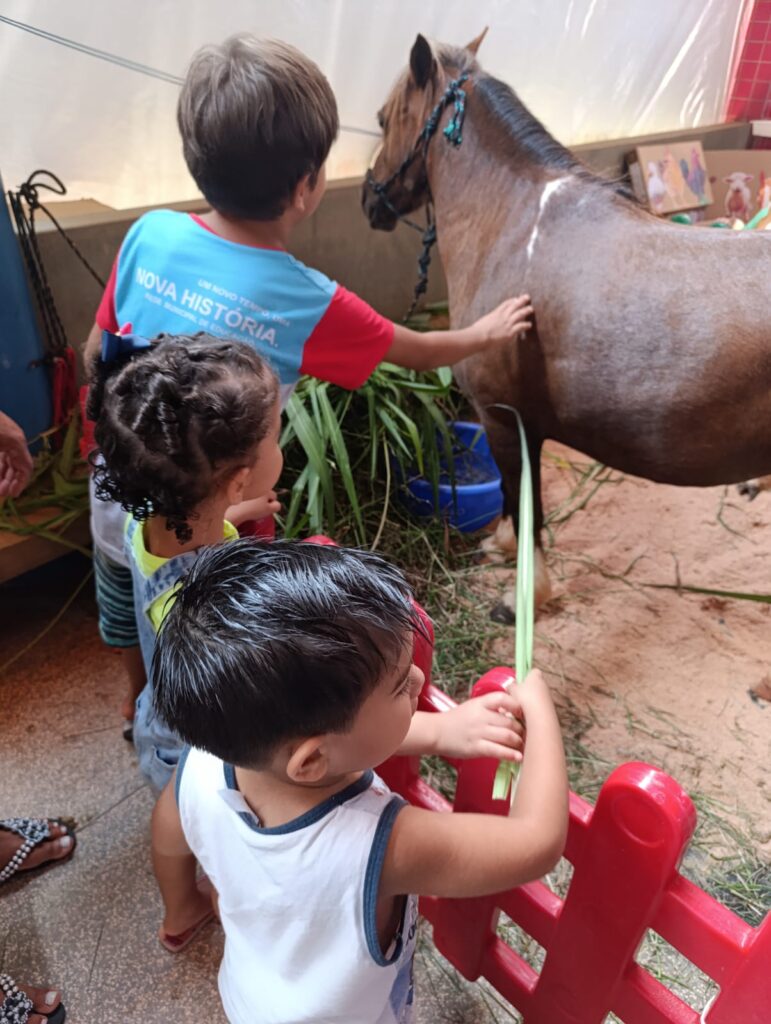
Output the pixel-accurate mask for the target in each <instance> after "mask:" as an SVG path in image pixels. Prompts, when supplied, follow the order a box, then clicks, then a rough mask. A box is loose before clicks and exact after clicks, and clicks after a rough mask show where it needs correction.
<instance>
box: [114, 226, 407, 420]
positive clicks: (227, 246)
mask: <svg viewBox="0 0 771 1024" xmlns="http://www.w3.org/2000/svg"><path fill="white" fill-rule="evenodd" d="M96 320H97V323H98V324H99V326H100V327H101V328H103V329H106V330H110V331H115V332H117V331H118V330H119V329H120V328H125V327H126V326H127V325H130V330H131V331H133V332H134V333H136V334H141V335H144V336H145V337H148V338H152V337H155V336H157V335H158V334H160V333H161V332H164V333H166V334H194V333H196V332H197V331H206V332H207V333H209V334H213V335H216V336H219V337H229V338H237V339H239V340H241V341H245V342H247V343H249V344H251V345H254V347H255V348H256V349H257V350H258V351H259V352H260V354H261V355H263V356H265V357H266V358H267V359H268V360H269V361H270V363H271V365H272V367H273V369H274V370H275V371H276V372H277V373H278V375H279V377H280V379H281V389H282V399H283V400H284V401H286V399H287V398H288V396H289V393H290V392H291V389H292V388H293V387H294V385H295V384H296V383H297V380H298V378H299V377H300V375H301V374H309V375H311V376H313V377H319V378H320V379H322V380H328V381H330V382H331V383H333V384H339V385H340V386H341V387H345V388H356V387H359V386H360V385H361V384H363V383H364V381H365V380H366V379H367V378H368V377H369V375H370V374H371V373H372V371H373V370H374V369H375V367H376V366H377V365H378V363H380V362H381V361H382V360H383V358H384V356H385V354H386V352H387V351H388V349H389V348H390V346H391V343H392V341H393V331H394V326H393V323H392V322H391V321H390V320H387V319H386V318H385V317H382V316H380V314H379V313H376V312H375V310H374V309H372V307H371V306H369V305H368V304H367V303H366V302H364V301H363V300H362V299H360V298H358V296H356V295H354V294H353V293H352V292H349V291H347V290H346V289H345V288H342V287H341V286H340V285H338V284H336V283H335V282H334V281H330V279H329V278H328V277H325V276H324V274H322V273H320V272H319V271H317V270H312V269H311V268H310V267H306V266H305V265H304V264H303V263H301V262H300V261H299V260H297V259H295V257H294V256H292V255H290V254H289V253H288V252H285V251H284V250H280V249H258V248H253V247H251V246H247V245H239V244H237V243H235V242H230V241H228V240H227V239H225V238H221V237H220V236H219V235H216V234H215V233H214V232H213V231H211V229H210V228H208V227H207V226H206V225H205V224H204V223H203V221H201V220H200V218H198V217H196V216H195V215H193V214H188V213H178V212H175V211H173V210H153V211H151V212H150V213H146V214H145V215H144V216H143V217H140V218H139V220H138V221H137V222H136V223H135V224H133V225H132V227H131V228H130V229H129V232H128V234H127V235H126V238H125V239H124V242H123V245H122V246H121V248H120V252H119V254H118V258H117V259H116V261H115V263H114V265H113V268H112V273H111V275H110V279H109V281H108V283H107V288H106V289H105V292H104V295H103V297H102V301H101V303H100V305H99V309H98V311H97V315H96Z"/></svg>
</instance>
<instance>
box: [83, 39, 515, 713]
mask: <svg viewBox="0 0 771 1024" xmlns="http://www.w3.org/2000/svg"><path fill="white" fill-rule="evenodd" d="M177 116H178V123H179V128H180V132H181V135H182V142H183V151H184V155H185V160H186V162H187V165H188V168H189V169H190V173H191V174H192V176H193V178H194V179H195V181H196V183H197V185H198V186H199V188H200V190H201V192H202V193H203V195H204V197H205V198H206V199H207V200H208V202H209V203H210V204H211V207H212V209H211V211H210V212H209V213H206V214H204V215H203V216H197V215H195V214H188V213H180V212H175V211H172V210H154V211H151V212H149V213H147V214H145V215H144V216H143V217H140V219H139V220H138V221H137V222H136V223H135V224H134V225H133V226H132V227H131V228H130V230H129V232H128V234H127V236H126V238H125V240H124V242H123V245H122V246H121V249H120V252H119V254H118V257H117V259H116V261H115V264H114V266H113V269H112V273H111V275H110V279H109V282H108V285H107V288H106V290H105V293H104V296H103V298H102V301H101V303H100V306H99V309H98V311H97V315H96V323H95V324H94V327H93V329H92V331H91V334H90V335H89V338H88V341H87V342H86V362H87V364H88V363H90V361H91V360H92V359H93V357H94V356H95V355H96V353H97V352H98V348H99V344H100V339H101V332H102V330H109V331H112V332H117V331H119V330H120V329H124V330H125V329H130V330H131V331H133V332H135V333H137V334H140V335H144V336H145V337H154V336H156V335H158V334H160V333H162V332H165V333H169V334H190V333H194V332H195V331H196V330H200V331H205V332H207V333H209V334H213V335H219V336H227V337H232V338H236V339H238V340H242V341H246V342H248V343H250V344H252V345H254V347H255V348H256V349H258V351H259V352H260V354H261V355H263V356H264V357H267V358H268V359H269V360H270V362H271V365H272V366H273V367H274V369H275V370H276V371H277V372H278V374H279V376H280V380H281V389H282V400H283V402H284V403H285V402H286V400H287V399H288V397H289V394H290V393H291V391H292V388H293V387H294V386H295V384H296V383H297V380H298V379H299V377H300V375H301V374H310V375H312V376H315V377H319V378H321V379H323V380H328V381H330V382H332V383H334V384H338V385H340V386H342V387H346V388H356V387H359V386H360V385H361V384H363V383H364V381H366V379H367V378H368V377H369V375H370V374H371V373H372V371H373V370H374V369H375V367H376V366H377V365H378V363H380V362H382V361H383V360H388V361H390V362H393V363H396V364H397V365H400V366H405V367H408V368H411V369H416V370H426V369H432V368H435V367H439V366H450V365H453V364H454V363H456V362H458V361H459V360H461V359H464V358H466V357H467V356H469V355H472V354H473V353H475V352H479V351H481V350H483V349H484V348H485V347H487V346H488V345H494V344H497V343H501V342H505V341H507V340H510V339H514V338H515V337H516V336H518V335H519V334H521V333H522V332H524V331H526V330H527V329H528V327H529V326H530V322H529V318H530V316H531V314H532V308H531V307H530V305H529V297H528V296H526V295H523V296H520V297H519V298H516V299H510V300H508V301H506V302H504V303H502V305H500V306H499V307H498V308H497V309H496V310H494V311H493V312H492V313H489V314H488V315H487V316H485V317H482V318H481V319H480V320H478V321H477V322H476V323H475V324H472V325H471V326H470V327H467V328H464V329H463V330H458V331H429V332H426V333H418V332H416V331H411V330H409V329H408V328H406V327H403V326H401V325H398V324H394V323H393V322H391V321H390V320H387V319H386V318H385V317H382V316H380V314H378V313H377V312H375V310H374V309H372V307H371V306H369V305H368V304H367V303H366V302H364V301H363V300H362V299H360V298H358V297H357V296H356V295H354V294H353V293H352V292H349V291H347V290H346V289H345V288H343V287H342V286H340V285H338V284H336V283H335V282H333V281H330V280H329V278H327V277H325V276H324V275H323V274H322V273H320V272H319V271H317V270H313V269H311V268H310V267H307V266H305V265H304V264H303V263H301V262H300V261H299V260H297V259H295V257H294V256H292V255H291V254H290V252H289V251H288V247H289V242H290V238H291V234H292V231H293V230H294V228H295V227H296V226H297V225H298V224H299V223H300V222H302V221H303V220H305V219H306V218H308V217H310V216H311V214H312V213H313V212H314V211H315V210H316V208H317V206H318V205H319V202H320V201H321V198H322V196H323V194H324V190H325V187H326V179H325V174H324V163H325V161H326V158H327V155H328V153H329V150H330V147H331V145H332V143H333V142H334V140H335V137H336V135H337V131H338V115H337V106H336V103H335V98H334V95H333V93H332V90H331V88H330V86H329V83H328V82H327V80H326V78H325V77H324V75H323V74H322V73H321V71H320V70H319V68H318V67H317V66H316V65H315V64H314V63H313V62H312V61H311V60H309V59H308V58H307V57H305V56H304V55H303V54H301V53H300V52H299V51H298V50H296V49H294V48H293V47H291V46H289V45H287V44H285V43H281V42H278V41H275V40H271V41H264V40H258V39H256V38H254V37H251V36H234V37H232V38H231V39H229V40H227V41H226V42H225V43H224V44H222V45H221V46H210V47H205V48H204V49H203V50H201V51H199V53H198V54H196V56H195V57H194V59H193V62H192V64H191V66H190V69H189V71H188V74H187V77H186V79H185V83H184V86H183V88H182V92H181V95H180V100H179V107H178V112H177ZM253 497H254V498H255V499H256V508H257V509H258V510H261V511H262V513H263V514H265V515H270V514H272V513H273V512H275V511H277V508H278V503H277V502H276V498H275V494H272V493H271V494H269V495H263V496H260V495H254V496H253ZM259 499H262V500H261V501H260V500H259ZM91 508H92V520H91V521H92V533H93V539H94V549H95V551H94V555H95V557H94V562H95V575H96V587H97V601H98V604H99V611H100V630H101V632H102V636H103V639H104V640H105V641H106V642H107V643H108V644H109V645H111V646H115V647H120V648H123V649H124V651H125V653H126V655H127V658H126V663H127V667H128V669H129V674H130V676H131V695H130V699H129V700H128V701H127V702H126V707H125V708H124V714H125V717H126V718H130V717H131V703H132V701H131V697H136V695H137V694H138V693H139V691H140V690H141V688H142V686H143V684H144V678H143V668H142V661H141V656H139V653H138V650H139V649H138V647H137V646H136V644H137V643H138V638H137V636H136V630H135V627H132V622H133V616H134V611H133V608H134V605H133V598H132V592H131V576H130V572H129V570H128V567H127V562H126V557H125V554H124V552H123V525H124V520H125V514H124V513H123V512H122V510H121V509H120V508H119V506H117V505H114V504H111V503H108V502H102V501H99V500H97V499H96V497H95V495H94V494H93V493H92V503H91Z"/></svg>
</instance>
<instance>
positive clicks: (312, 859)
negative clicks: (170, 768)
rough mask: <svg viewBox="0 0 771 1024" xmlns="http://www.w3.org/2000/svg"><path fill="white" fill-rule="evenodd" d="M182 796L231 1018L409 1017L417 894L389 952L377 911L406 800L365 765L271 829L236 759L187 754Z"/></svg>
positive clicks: (403, 1023) (368, 1020)
mask: <svg viewBox="0 0 771 1024" xmlns="http://www.w3.org/2000/svg"><path fill="white" fill-rule="evenodd" d="M177 803H178V805H179V811H180V817H181V819H182V827H183V829H184V832H185V836H186V838H187V841H188V844H189V846H190V849H191V850H192V851H193V853H194V854H195V855H196V857H197V858H198V861H199V862H200V864H201V866H202V867H203V869H204V871H205V872H206V874H207V875H208V876H209V878H210V879H211V880H212V883H213V885H214V887H215V888H216V890H217V892H218V893H219V912H220V916H221V919H222V926H223V928H224V931H225V953H224V957H223V960H222V965H221V967H220V972H219V989H220V996H221V998H222V1003H223V1006H224V1009H225V1013H226V1014H227V1017H228V1020H229V1021H230V1022H231V1024H305V1022H308V1024H310V1022H313V1024H323V1022H330V1024H332V1022H334V1024H409V1022H410V1021H411V1020H412V1004H413V988H412V961H413V956H414V952H415V941H416V940H415V933H416V927H417V898H416V897H415V896H409V897H408V898H407V901H406V906H405V911H404V917H403V920H402V925H401V928H400V929H399V934H398V935H397V937H396V939H395V940H394V942H393V943H392V946H391V948H390V949H389V951H388V953H387V954H386V955H385V956H384V955H383V953H382V951H381V949H380V943H379V941H378V936H377V928H376V920H375V908H376V903H377V894H378V888H379V883H380V873H381V870H382V866H383V858H384V856H385V851H386V846H387V844H388V838H389V836H390V833H391V828H392V827H393V823H394V820H395V819H396V815H397V814H398V813H399V811H400V810H401V808H402V807H403V806H404V801H403V800H402V799H401V798H400V797H398V796H394V794H392V793H391V791H390V790H389V789H388V787H387V786H386V784H385V783H384V782H383V781H382V780H381V779H380V778H379V777H378V776H377V775H375V774H374V772H371V771H369V772H366V773H365V774H364V775H363V776H362V778H361V779H359V781H358V782H355V783H354V784H353V785H351V786H348V787H347V788H346V789H344V790H342V791H341V792H340V793H337V794H336V795H335V796H333V797H330V798H329V799H328V800H325V801H324V802H323V803H322V804H319V806H317V807H314V808H313V809H312V810H310V811H308V812H307V813H305V814H303V815H301V816H300V817H299V818H295V819H294V820H293V821H290V822H287V823H286V824H284V825H280V826H277V827H275V828H262V827H260V824H259V822H258V820H257V818H256V817H255V815H254V814H253V813H252V811H251V810H250V809H249V807H248V805H247V803H246V801H245V800H244V798H243V796H242V795H241V793H240V792H239V790H238V786H237V783H236V779H235V772H234V770H233V767H232V765H227V764H223V762H222V761H220V760H219V759H218V758H216V757H213V756H212V755H211V754H207V753H205V752H204V751H201V750H196V749H193V750H189V749H188V750H185V752H184V753H183V755H182V758H181V759H180V762H179V765H178V768H177Z"/></svg>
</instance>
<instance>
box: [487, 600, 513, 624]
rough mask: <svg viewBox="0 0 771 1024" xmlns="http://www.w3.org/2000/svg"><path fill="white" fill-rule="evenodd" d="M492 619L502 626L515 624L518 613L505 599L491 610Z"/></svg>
mask: <svg viewBox="0 0 771 1024" xmlns="http://www.w3.org/2000/svg"><path fill="white" fill-rule="evenodd" d="M490 620H491V621H492V622H498V623H500V625H501V626H513V625H514V624H515V623H516V621H517V613H516V612H515V611H512V609H511V608H509V606H508V605H507V604H505V603H504V602H503V601H499V602H498V604H496V605H495V606H494V607H493V608H492V609H491V611H490Z"/></svg>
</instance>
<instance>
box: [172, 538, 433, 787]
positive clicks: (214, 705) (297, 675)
mask: <svg viewBox="0 0 771 1024" xmlns="http://www.w3.org/2000/svg"><path fill="white" fill-rule="evenodd" d="M416 629H417V630H419V631H420V632H421V633H424V632H425V627H424V626H423V625H422V623H421V621H420V618H419V615H418V613H417V612H416V610H415V607H414V605H413V603H412V599H411V593H410V588H409V586H408V585H407V582H406V580H405V579H404V576H403V575H402V574H401V572H400V571H399V570H398V569H396V568H395V567H394V566H392V565H390V564H389V563H388V562H386V561H384V560H383V559H382V558H380V557H379V556H377V555H374V554H371V553H370V552H367V551H357V550H353V549H351V548H338V547H328V546H322V545H318V544H312V543H311V544H307V543H301V542H298V541H274V542H273V543H269V544H266V543H263V542H259V541H255V540H253V539H251V540H250V539H246V540H240V541H233V542H231V543H227V544H221V545H218V546H217V547H213V548H208V549H205V550H204V551H203V553H202V554H201V555H200V556H199V557H198V559H197V560H196V562H195V564H194V565H193V567H192V569H191V570H190V572H189V574H188V576H187V578H186V580H185V582H184V585H183V586H182V588H181V590H180V591H178V593H177V595H176V600H175V602H174V605H173V607H172V608H171V610H170V611H169V613H168V615H167V616H166V619H165V621H164V624H163V626H162V628H161V631H160V633H159V635H158V639H157V641H156V645H155V654H154V656H153V668H152V675H153V686H154V701H155V709H156V711H157V712H158V713H159V715H160V716H161V717H162V718H164V719H165V720H166V721H167V722H169V723H170V724H171V725H172V726H173V728H174V729H175V730H176V731H177V732H178V733H179V735H180V736H181V737H182V738H183V739H184V740H185V741H186V742H187V743H190V744H191V745H193V746H195V747H200V748H202V749H203V750H208V751H209V752H210V753H212V754H214V755H215V756H216V757H219V758H221V759H222V760H223V761H227V762H229V763H232V764H236V765H240V766H242V767H246V768H259V767H260V766H261V765H263V764H264V763H265V761H266V759H267V758H268V757H269V756H270V754H271V753H272V751H273V750H274V749H275V748H276V747H277V746H278V745H280V744H281V743H282V742H284V741H286V740H288V739H293V738H297V737H304V736H315V735H318V734H321V733H325V732H344V731H345V730H346V729H348V728H349V727H350V726H351V725H352V723H353V720H354V718H355V717H356V714H357V712H358V710H359V708H360V707H361V705H362V703H363V701H364V700H365V699H366V697H367V696H368V695H369V694H370V693H371V692H372V691H373V690H374V689H375V687H376V685H377V683H378V682H379V680H381V679H382V678H383V675H384V673H385V672H387V671H388V670H389V669H391V668H394V667H395V666H396V665H397V663H398V660H399V657H400V655H401V654H402V652H403V651H404V646H405V643H411V642H412V636H413V631H414V630H416Z"/></svg>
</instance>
